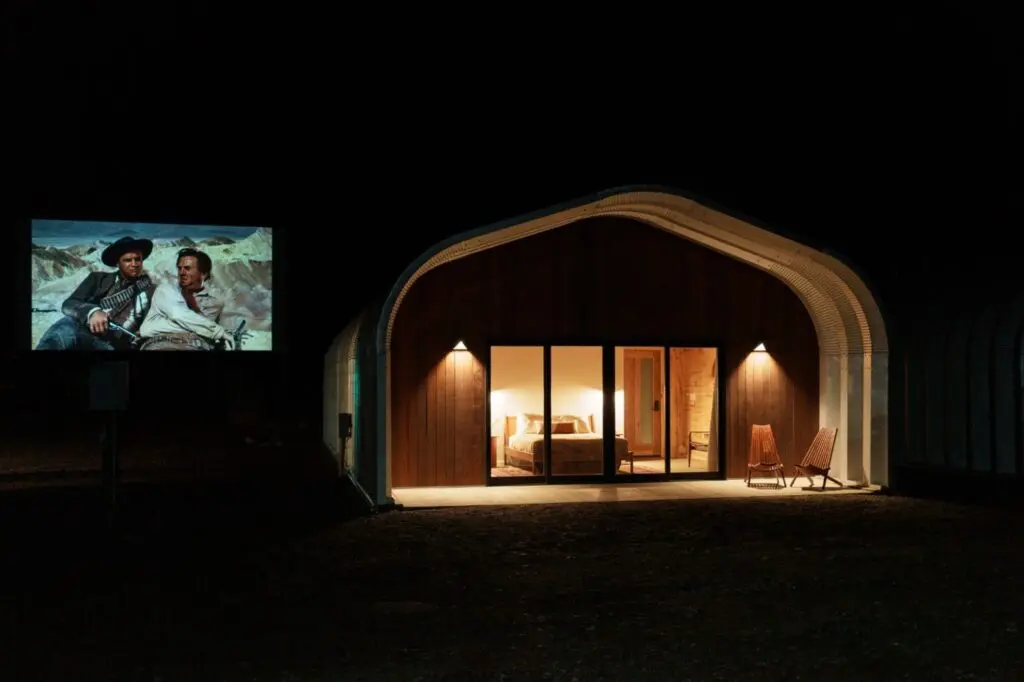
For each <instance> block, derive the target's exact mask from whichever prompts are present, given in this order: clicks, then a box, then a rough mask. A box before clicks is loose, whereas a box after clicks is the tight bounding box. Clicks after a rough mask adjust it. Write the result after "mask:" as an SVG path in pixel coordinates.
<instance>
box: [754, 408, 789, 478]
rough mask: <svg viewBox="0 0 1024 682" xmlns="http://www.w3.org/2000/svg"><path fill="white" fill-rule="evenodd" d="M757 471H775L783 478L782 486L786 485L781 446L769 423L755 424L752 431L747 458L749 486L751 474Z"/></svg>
mask: <svg viewBox="0 0 1024 682" xmlns="http://www.w3.org/2000/svg"><path fill="white" fill-rule="evenodd" d="M755 471H766V472H771V473H774V474H775V476H776V478H777V479H779V480H781V481H782V483H781V484H780V485H781V487H783V488H785V487H786V474H785V472H784V471H783V466H782V458H781V457H779V448H778V447H777V446H776V445H775V434H774V433H772V427H771V426H770V425H769V424H754V427H753V428H752V429H751V433H750V456H749V458H748V459H747V487H748V488H749V487H750V475H751V474H752V473H753V472H755Z"/></svg>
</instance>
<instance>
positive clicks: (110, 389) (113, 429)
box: [89, 361, 128, 523]
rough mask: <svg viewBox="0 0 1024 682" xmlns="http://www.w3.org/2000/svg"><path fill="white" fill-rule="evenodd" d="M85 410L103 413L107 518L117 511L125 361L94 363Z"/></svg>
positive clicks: (125, 396) (125, 392) (125, 391)
mask: <svg viewBox="0 0 1024 682" xmlns="http://www.w3.org/2000/svg"><path fill="white" fill-rule="evenodd" d="M89 409H90V410H92V411H94V412H102V413H103V414H104V416H105V423H104V431H103V487H104V488H105V489H106V490H107V495H108V502H109V505H110V507H109V511H110V516H109V520H110V522H111V523H113V522H114V519H115V517H116V514H117V505H118V492H119V491H118V483H119V480H118V479H119V478H120V473H121V472H120V469H121V463H120V442H119V436H120V434H119V433H118V417H119V413H121V412H124V411H125V410H127V409H128V362H127V361H118V362H98V363H97V364H95V365H93V366H92V367H91V368H90V372H89Z"/></svg>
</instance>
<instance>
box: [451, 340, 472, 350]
mask: <svg viewBox="0 0 1024 682" xmlns="http://www.w3.org/2000/svg"><path fill="white" fill-rule="evenodd" d="M452 350H469V349H468V348H466V344H464V343H462V341H461V340H459V341H457V342H456V343H455V346H454V347H453V348H452Z"/></svg>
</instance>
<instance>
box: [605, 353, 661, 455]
mask: <svg viewBox="0 0 1024 682" xmlns="http://www.w3.org/2000/svg"><path fill="white" fill-rule="evenodd" d="M664 354H665V350H664V349H663V348H658V347H647V346H644V347H638V346H619V347H617V348H616V349H615V438H616V440H619V439H622V440H623V441H624V444H623V445H622V446H619V444H618V443H617V449H620V450H623V451H624V453H623V454H624V456H622V457H620V456H619V454H618V452H617V453H616V459H617V460H618V467H617V468H616V470H615V473H616V474H617V475H623V474H664V473H665V449H664V445H663V441H664V438H665V421H664V411H663V406H664V405H665V390H664V376H665V374H664V367H665V363H664Z"/></svg>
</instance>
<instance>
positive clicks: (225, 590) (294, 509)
mask: <svg viewBox="0 0 1024 682" xmlns="http://www.w3.org/2000/svg"><path fill="white" fill-rule="evenodd" d="M77 495H78V498H75V499H72V498H74V497H75V494H72V493H66V494H65V498H66V499H64V501H63V502H60V503H57V502H55V501H54V500H56V499H58V498H56V497H54V496H51V497H49V498H43V497H40V496H39V495H38V494H37V495H36V496H35V497H30V496H25V497H22V498H19V499H17V500H14V501H11V499H8V500H6V501H4V502H3V503H2V504H0V511H3V513H4V517H5V518H6V519H7V521H5V524H6V525H5V531H4V532H5V535H4V537H3V540H4V546H5V548H6V550H7V551H5V556H6V559H5V566H4V570H5V572H6V574H5V575H4V579H3V582H2V587H0V614H2V615H0V627H2V628H3V631H2V632H0V635H2V637H0V648H3V649H4V650H5V651H4V652H3V655H2V656H0V659H2V661H3V662H2V663H0V665H2V666H3V667H4V669H5V670H4V671H3V674H2V675H0V677H2V678H3V679H5V680H10V681H11V682H15V681H16V680H35V679H46V680H62V681H65V682H70V681H71V680H111V681H114V680H146V681H147V682H149V681H155V680H162V681H164V682H171V681H175V682H176V681H179V680H180V681H192V680H202V681H203V682H213V681H220V680H224V681H232V680H376V681H390V680H404V681H409V682H412V681H414V680H423V681H427V680H578V681H580V682H583V681H595V682H596V681H599V680H616V681H619V680H631V681H637V682H639V681H644V680H659V681H661V680H716V679H721V680H727V679H729V680H735V679H764V680H801V679H802V680H814V679H818V680H864V679H885V680H901V679H911V680H957V679H962V680H1013V679H1022V678H1024V647H1021V646H1020V643H1021V642H1022V641H1024V635H1022V633H1021V628H1022V627H1024V590H1022V589H1021V587H1020V584H1021V577H1022V571H1024V568H1022V567H1024V523H1021V521H1022V520H1024V519H1022V513H1021V512H1020V511H1019V510H1017V511H1013V510H1005V509H987V508H981V507H972V506H964V505H953V504H949V503H940V502H932V501H925V500H915V499H909V498H899V497H889V496H882V495H863V496H842V497H840V496H834V497H830V496H828V495H815V496H806V497H797V498H787V499H767V500H765V499H742V500H700V501H671V502H655V503H638V504H582V505H560V506H524V507H517V508H495V507H492V508H476V509H473V508H461V509H446V510H430V511H401V512H392V513H388V514H383V515H378V516H372V517H360V518H349V517H347V515H346V514H345V513H344V510H341V509H339V508H338V507H337V505H336V504H335V503H334V501H333V500H331V499H330V498H329V497H328V496H316V495H312V494H309V493H303V494H302V495H300V496H281V495H277V496H274V495H272V494H270V493H267V494H266V495H260V496H253V495H250V496H248V497H242V496H230V495H225V494H221V493H218V494H203V493H195V494H184V493H176V494H175V496H174V498H173V500H171V498H169V497H164V498H161V497H160V496H159V495H151V496H148V497H147V496H146V495H142V494H138V499H137V501H136V502H134V503H131V501H130V500H129V501H128V502H126V510H130V512H131V513H130V514H127V518H126V520H125V522H124V523H123V524H122V525H121V527H120V528H119V531H118V534H117V539H116V540H110V539H109V538H107V537H106V536H105V535H104V534H103V533H102V532H100V529H101V528H102V526H103V523H102V522H103V517H102V514H100V513H99V509H100V508H99V507H97V506H90V504H92V503H93V502H95V500H92V501H90V500H88V499H85V498H83V497H81V495H82V493H77ZM12 499H13V498H12ZM47 500H48V501H47ZM89 509H91V510H93V513H92V514H90V513H87V512H86V511H83V510H89ZM41 524H42V525H41Z"/></svg>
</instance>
